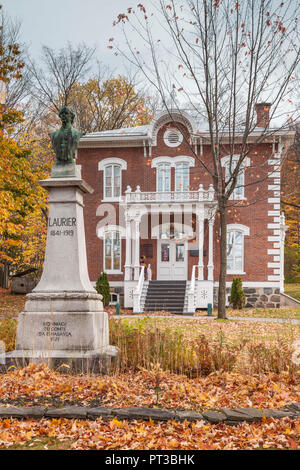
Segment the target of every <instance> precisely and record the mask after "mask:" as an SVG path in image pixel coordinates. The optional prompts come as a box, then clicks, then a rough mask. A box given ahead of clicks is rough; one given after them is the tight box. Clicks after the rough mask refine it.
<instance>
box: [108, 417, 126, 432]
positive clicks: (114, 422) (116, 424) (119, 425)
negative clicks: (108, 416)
mask: <svg viewBox="0 0 300 470" xmlns="http://www.w3.org/2000/svg"><path fill="white" fill-rule="evenodd" d="M109 425H110V427H111V429H115V428H124V427H125V426H126V422H125V421H119V420H118V419H117V418H114V419H113V420H112V421H110V423H109Z"/></svg>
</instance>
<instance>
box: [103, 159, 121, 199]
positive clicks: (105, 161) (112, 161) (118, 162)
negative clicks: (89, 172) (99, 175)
mask: <svg viewBox="0 0 300 470" xmlns="http://www.w3.org/2000/svg"><path fill="white" fill-rule="evenodd" d="M111 165H118V166H120V168H121V174H120V196H111V197H107V196H105V168H106V167H107V166H111ZM98 170H99V171H103V199H102V202H119V201H120V197H121V196H122V171H123V170H127V162H126V161H125V160H123V159H122V158H117V157H113V158H104V159H103V160H101V161H100V162H99V163H98Z"/></svg>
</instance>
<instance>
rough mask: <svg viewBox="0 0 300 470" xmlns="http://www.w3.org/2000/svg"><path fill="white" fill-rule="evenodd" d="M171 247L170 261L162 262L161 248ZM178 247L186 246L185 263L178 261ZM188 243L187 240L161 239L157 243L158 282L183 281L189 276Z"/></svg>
mask: <svg viewBox="0 0 300 470" xmlns="http://www.w3.org/2000/svg"><path fill="white" fill-rule="evenodd" d="M163 244H166V245H169V261H161V246H162V245H163ZM176 245H184V261H176ZM187 267H188V242H187V241H186V240H172V239H160V240H158V242H157V280H161V281H162V280H172V281H175V280H178V281H179V280H182V281H186V280H187V276H188V270H187Z"/></svg>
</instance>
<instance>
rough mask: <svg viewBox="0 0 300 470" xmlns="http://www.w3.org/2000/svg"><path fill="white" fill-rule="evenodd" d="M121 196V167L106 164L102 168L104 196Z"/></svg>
mask: <svg viewBox="0 0 300 470" xmlns="http://www.w3.org/2000/svg"><path fill="white" fill-rule="evenodd" d="M120 196H121V167H120V165H108V166H106V167H105V168H104V197H105V199H106V198H118V197H120Z"/></svg>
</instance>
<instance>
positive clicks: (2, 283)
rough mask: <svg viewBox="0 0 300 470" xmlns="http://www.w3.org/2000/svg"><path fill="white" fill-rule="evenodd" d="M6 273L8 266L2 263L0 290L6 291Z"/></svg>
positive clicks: (0, 268)
mask: <svg viewBox="0 0 300 470" xmlns="http://www.w3.org/2000/svg"><path fill="white" fill-rule="evenodd" d="M8 273H9V264H8V263H6V262H5V261H4V262H3V264H2V266H0V287H2V289H8V285H9V282H8Z"/></svg>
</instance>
